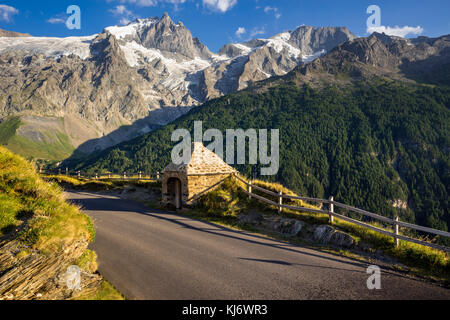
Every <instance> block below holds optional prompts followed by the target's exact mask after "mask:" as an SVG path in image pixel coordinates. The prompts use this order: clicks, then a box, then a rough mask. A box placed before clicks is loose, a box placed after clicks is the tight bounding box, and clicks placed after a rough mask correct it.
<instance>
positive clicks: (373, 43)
mask: <svg viewBox="0 0 450 320" xmlns="http://www.w3.org/2000/svg"><path fill="white" fill-rule="evenodd" d="M379 77H384V78H390V79H394V80H401V81H406V82H421V83H431V84H437V85H449V84H450V35H445V36H441V37H438V38H427V37H419V38H416V39H403V38H399V37H390V36H387V35H385V34H379V33H374V34H372V35H371V36H370V37H367V38H358V39H355V40H352V41H348V42H346V43H343V44H341V45H339V46H337V47H336V48H334V49H333V50H331V51H330V52H329V53H328V54H327V55H325V56H323V57H320V58H319V59H316V60H315V61H313V62H311V63H309V64H306V65H302V66H298V67H296V68H295V70H294V71H293V72H292V73H291V74H289V76H287V77H286V78H285V79H283V81H292V80H295V81H297V82H300V83H301V82H304V83H309V84H312V85H318V86H320V85H321V84H324V83H330V82H331V83H351V82H354V81H361V80H363V81H365V80H370V79H374V78H379Z"/></svg>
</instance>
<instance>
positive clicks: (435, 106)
mask: <svg viewBox="0 0 450 320" xmlns="http://www.w3.org/2000/svg"><path fill="white" fill-rule="evenodd" d="M449 107H450V89H449V88H447V87H436V86H423V85H412V84H405V83H401V82H392V81H386V82H385V81H382V80H379V81H377V82H373V83H372V84H367V83H360V84H357V85H355V86H353V87H351V88H350V87H347V88H341V87H329V88H326V89H320V90H319V89H313V88H311V87H309V86H307V85H304V86H303V87H297V86H295V85H289V84H283V85H280V86H277V87H273V88H270V89H267V91H265V92H263V93H255V92H253V91H252V90H246V91H243V92H240V93H237V94H234V95H230V96H226V97H223V98H219V99H215V100H212V101H209V102H207V103H206V104H204V105H203V106H201V107H198V108H195V109H194V110H192V111H191V112H190V113H188V114H187V115H185V116H183V117H182V118H179V119H178V120H177V121H175V122H174V123H172V124H170V125H167V126H165V127H163V128H161V129H158V130H157V131H154V132H152V133H149V134H147V135H145V136H143V137H139V138H137V139H135V140H132V141H128V142H125V143H122V144H120V145H118V146H115V147H113V148H110V149H108V150H105V151H103V152H102V153H100V154H97V155H94V156H92V157H90V158H88V159H85V160H84V161H83V162H81V163H78V164H77V169H81V170H83V171H84V172H90V173H94V172H106V171H111V172H123V171H126V172H137V171H143V172H156V171H162V170H163V168H164V167H165V166H166V165H168V164H169V162H170V154H171V150H172V147H173V146H174V145H175V143H172V142H171V139H170V138H171V134H172V132H173V130H174V129H176V128H186V129H189V130H191V132H192V131H193V123H194V121H199V120H201V121H203V127H204V128H203V129H204V130H206V129H209V128H217V129H219V130H221V131H222V132H225V130H226V129H237V128H242V129H248V128H254V129H279V130H280V170H279V172H278V174H277V175H276V176H271V177H258V173H259V172H260V170H259V167H258V166H250V165H243V166H236V167H237V169H239V171H241V172H242V173H243V174H245V175H247V176H249V177H258V178H260V179H265V180H271V181H278V182H280V183H282V184H284V185H285V186H287V187H289V188H291V189H292V190H294V191H295V192H297V193H298V194H300V195H305V196H312V197H320V198H324V197H328V196H329V195H334V197H335V199H336V200H337V201H340V202H343V203H346V204H349V205H354V206H356V207H359V208H363V209H367V210H370V211H372V212H376V213H379V214H383V215H386V216H389V217H393V216H394V215H395V214H399V216H400V219H401V220H403V221H408V222H413V223H417V224H420V225H424V226H429V227H432V228H437V229H441V230H448V228H449V226H450V216H449V212H448V209H449V193H450V192H449V188H450V169H449V168H450V158H449V152H450V135H449V132H450V110H449ZM72 167H73V164H72ZM397 200H401V201H402V202H403V203H404V204H406V203H407V208H406V209H404V208H395V207H394V206H393V202H394V201H397ZM397 203H399V202H397Z"/></svg>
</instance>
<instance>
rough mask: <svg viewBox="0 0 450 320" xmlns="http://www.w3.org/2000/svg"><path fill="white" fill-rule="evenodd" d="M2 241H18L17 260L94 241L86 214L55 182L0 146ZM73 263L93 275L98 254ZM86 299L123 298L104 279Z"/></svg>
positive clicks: (93, 233)
mask: <svg viewBox="0 0 450 320" xmlns="http://www.w3.org/2000/svg"><path fill="white" fill-rule="evenodd" d="M1 238H3V239H8V240H16V241H19V243H20V244H21V245H22V248H24V249H22V250H21V251H20V252H19V253H18V254H17V258H22V257H25V256H28V255H29V254H31V253H32V252H40V253H42V254H44V255H52V254H59V253H61V252H62V251H63V250H65V249H66V248H67V247H69V245H70V244H73V243H74V242H76V241H87V242H89V241H93V240H94V238H95V229H94V225H93V223H92V221H91V219H90V218H89V217H88V216H87V215H85V214H83V213H82V212H81V211H80V210H79V209H78V207H76V206H74V205H72V204H69V203H67V202H66V201H65V199H64V196H63V191H62V189H61V188H60V187H59V186H58V185H57V184H56V183H54V182H46V181H44V180H43V179H42V178H41V177H40V176H39V175H38V174H37V173H36V171H35V168H33V166H32V165H31V164H30V163H29V162H27V161H26V160H24V159H23V158H21V157H20V156H17V155H15V154H13V153H12V152H10V151H8V150H7V149H6V148H3V147H0V239H1ZM73 264H76V265H78V266H79V267H80V268H81V269H82V270H84V271H86V272H89V273H94V272H96V270H97V255H96V254H95V252H93V251H90V250H85V251H84V253H83V254H82V255H81V257H79V258H78V259H77V261H73ZM0 267H1V266H0ZM0 271H1V269H0ZM88 298H89V299H101V300H103V299H123V297H122V296H121V295H120V294H119V293H118V292H117V290H115V289H114V288H113V287H112V286H111V285H110V284H109V283H107V282H106V281H104V280H103V283H102V285H101V286H100V289H99V290H97V292H96V293H95V295H93V296H90V297H88Z"/></svg>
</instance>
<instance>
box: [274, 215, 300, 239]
mask: <svg viewBox="0 0 450 320" xmlns="http://www.w3.org/2000/svg"><path fill="white" fill-rule="evenodd" d="M303 226H304V223H303V222H301V221H299V220H295V219H280V220H279V221H276V222H275V223H274V224H273V229H274V230H275V231H277V232H280V233H282V234H284V235H289V236H293V237H295V236H298V235H299V234H300V232H301V231H302V228H303Z"/></svg>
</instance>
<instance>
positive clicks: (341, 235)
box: [313, 225, 356, 248]
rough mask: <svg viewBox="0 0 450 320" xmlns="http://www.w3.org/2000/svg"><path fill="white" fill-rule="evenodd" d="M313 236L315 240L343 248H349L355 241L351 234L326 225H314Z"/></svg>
mask: <svg viewBox="0 0 450 320" xmlns="http://www.w3.org/2000/svg"><path fill="white" fill-rule="evenodd" d="M313 238H314V240H315V241H317V242H320V243H323V244H331V245H336V246H339V247H344V248H350V247H352V246H353V245H354V244H355V242H356V241H355V239H353V237H352V236H350V235H348V234H347V233H345V232H342V231H339V230H336V229H335V228H333V227H331V226H328V225H320V226H318V227H316V228H315V230H314V236H313Z"/></svg>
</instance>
